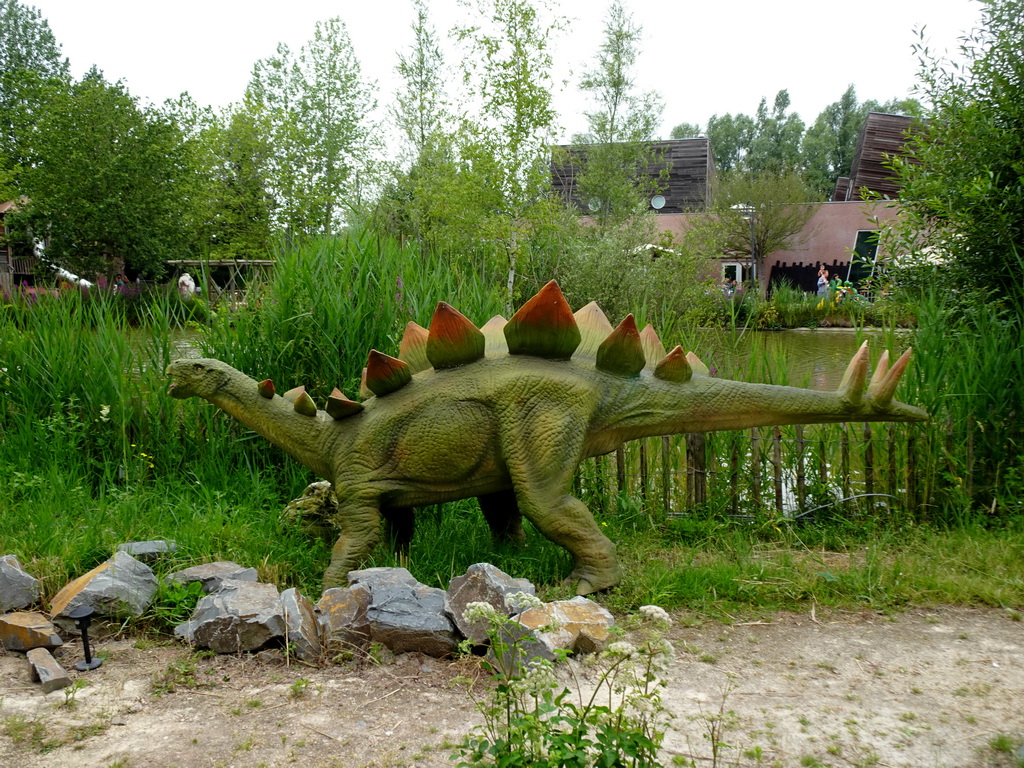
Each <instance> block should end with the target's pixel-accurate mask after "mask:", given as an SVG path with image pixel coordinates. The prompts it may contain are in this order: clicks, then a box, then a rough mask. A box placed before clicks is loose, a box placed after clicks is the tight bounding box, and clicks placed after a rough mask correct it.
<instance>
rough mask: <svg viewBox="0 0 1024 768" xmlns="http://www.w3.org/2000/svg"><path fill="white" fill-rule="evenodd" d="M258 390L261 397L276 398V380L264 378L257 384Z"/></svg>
mask: <svg viewBox="0 0 1024 768" xmlns="http://www.w3.org/2000/svg"><path fill="white" fill-rule="evenodd" d="M256 389H257V391H259V393H260V397H265V398H267V400H273V399H274V382H272V381H271V380H270V379H264V380H263V381H261V382H260V383H259V384H257V385H256Z"/></svg>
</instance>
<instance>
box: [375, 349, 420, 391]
mask: <svg viewBox="0 0 1024 768" xmlns="http://www.w3.org/2000/svg"><path fill="white" fill-rule="evenodd" d="M410 381H412V372H411V371H410V370H409V366H408V365H407V364H406V363H404V362H403V361H401V360H399V359H398V358H397V357H391V356H390V355H385V354H384V353H383V352H378V351H377V350H376V349H371V350H370V356H369V357H368V358H367V360H366V387H367V389H369V390H370V391H371V392H373V394H375V395H376V396H377V397H384V395H389V394H391V393H392V392H395V391H397V390H399V389H401V388H402V387H404V386H405V385H406V384H408V383H409V382H410Z"/></svg>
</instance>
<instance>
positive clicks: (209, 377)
mask: <svg viewBox="0 0 1024 768" xmlns="http://www.w3.org/2000/svg"><path fill="white" fill-rule="evenodd" d="M231 372H232V369H231V368H230V366H228V365H226V364H224V363H222V362H220V361H219V360H207V359H201V360H196V359H183V360H175V361H174V362H173V363H171V364H170V365H169V366H167V370H166V371H165V373H166V374H167V375H168V376H170V377H171V385H170V388H169V389H168V391H167V394H169V395H170V396H171V397H175V398H178V399H179V400H184V399H186V398H189V397H202V398H206V399H209V398H210V397H212V396H214V395H216V394H217V393H218V392H220V391H221V390H222V389H223V388H224V387H225V386H226V385H227V384H228V382H229V380H230V379H231Z"/></svg>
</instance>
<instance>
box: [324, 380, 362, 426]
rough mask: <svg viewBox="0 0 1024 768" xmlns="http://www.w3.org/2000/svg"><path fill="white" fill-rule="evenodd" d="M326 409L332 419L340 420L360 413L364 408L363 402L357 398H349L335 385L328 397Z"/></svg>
mask: <svg viewBox="0 0 1024 768" xmlns="http://www.w3.org/2000/svg"><path fill="white" fill-rule="evenodd" d="M324 410H325V411H327V415H328V416H330V417H331V418H332V419H334V420H335V421H340V420H341V419H347V418H348V417H349V416H355V415H356V414H357V413H360V412H361V411H362V410H363V404H362V403H357V402H356V401H355V400H349V399H348V398H347V397H345V394H344V393H343V392H342V391H341V390H340V389H338V388H337V387H335V388H334V391H333V392H331V395H330V397H328V398H327V406H326V407H325V408H324Z"/></svg>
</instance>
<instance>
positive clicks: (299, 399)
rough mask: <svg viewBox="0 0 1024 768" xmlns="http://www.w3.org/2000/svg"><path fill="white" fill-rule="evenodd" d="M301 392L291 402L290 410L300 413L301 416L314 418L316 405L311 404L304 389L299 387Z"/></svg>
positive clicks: (311, 401) (311, 400)
mask: <svg viewBox="0 0 1024 768" xmlns="http://www.w3.org/2000/svg"><path fill="white" fill-rule="evenodd" d="M301 389H302V391H301V392H299V394H298V395H296V397H295V400H294V401H293V402H292V408H294V409H295V412H296V413H300V414H302V415H303V416H316V403H314V402H313V398H312V397H310V396H309V393H308V392H307V391H306V388H305V387H301Z"/></svg>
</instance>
